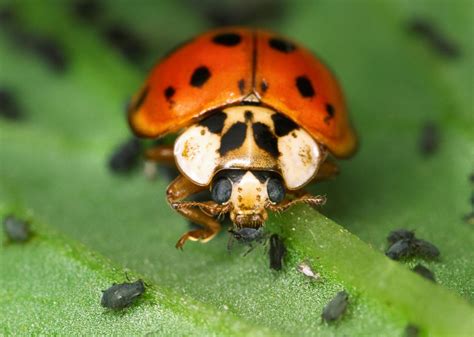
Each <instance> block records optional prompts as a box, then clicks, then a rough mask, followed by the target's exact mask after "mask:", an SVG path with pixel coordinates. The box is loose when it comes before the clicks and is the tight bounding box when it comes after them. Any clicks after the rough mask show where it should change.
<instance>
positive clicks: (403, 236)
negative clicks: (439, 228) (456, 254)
mask: <svg viewBox="0 0 474 337" xmlns="http://www.w3.org/2000/svg"><path fill="white" fill-rule="evenodd" d="M387 241H388V242H389V244H390V247H389V248H388V249H387V251H386V252H385V255H387V256H388V257H389V258H391V259H393V260H399V259H401V258H405V257H412V256H419V257H422V258H425V259H437V258H438V257H439V256H440V252H439V249H438V248H437V247H436V246H435V245H433V244H432V243H430V242H428V241H426V240H422V239H417V238H416V237H415V234H414V232H413V231H408V230H406V229H398V230H395V231H392V232H390V234H389V235H388V237H387Z"/></svg>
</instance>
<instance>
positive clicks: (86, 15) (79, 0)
mask: <svg viewBox="0 0 474 337" xmlns="http://www.w3.org/2000/svg"><path fill="white" fill-rule="evenodd" d="M72 12H73V14H74V16H76V17H77V18H78V19H80V20H81V21H83V22H86V23H93V24H95V23H97V22H98V20H99V19H100V17H101V16H102V14H103V12H104V9H103V7H102V4H101V3H100V2H99V1H97V0H76V1H74V2H73V3H72Z"/></svg>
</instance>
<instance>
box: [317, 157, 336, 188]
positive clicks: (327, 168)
mask: <svg viewBox="0 0 474 337" xmlns="http://www.w3.org/2000/svg"><path fill="white" fill-rule="evenodd" d="M338 174H339V167H338V166H337V164H336V163H335V162H334V161H332V160H330V159H326V160H325V161H324V162H323V163H322V164H321V167H320V168H319V170H318V173H317V174H316V176H315V177H314V178H313V180H312V181H311V182H312V183H314V182H318V181H322V180H326V179H330V178H333V177H334V176H337V175H338Z"/></svg>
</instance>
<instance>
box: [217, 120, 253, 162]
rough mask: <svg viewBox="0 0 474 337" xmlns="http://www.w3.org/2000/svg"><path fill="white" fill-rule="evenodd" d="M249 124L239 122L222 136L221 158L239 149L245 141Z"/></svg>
mask: <svg viewBox="0 0 474 337" xmlns="http://www.w3.org/2000/svg"><path fill="white" fill-rule="evenodd" d="M246 132H247V124H245V123H242V122H237V123H235V124H234V125H232V126H231V127H230V128H229V130H227V132H226V133H225V134H224V135H223V136H222V139H221V147H220V148H219V153H220V155H221V156H223V155H225V154H226V153H227V152H229V151H231V150H234V149H237V148H239V147H240V146H241V145H242V144H243V143H244V141H245V135H246Z"/></svg>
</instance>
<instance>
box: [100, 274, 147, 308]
mask: <svg viewBox="0 0 474 337" xmlns="http://www.w3.org/2000/svg"><path fill="white" fill-rule="evenodd" d="M102 292H103V293H102V300H101V301H100V304H101V305H102V306H103V307H105V308H109V309H113V310H120V309H123V308H125V307H128V306H129V305H131V304H133V302H135V300H136V299H137V298H138V297H139V296H140V295H141V294H143V293H144V292H145V283H144V282H143V280H138V281H135V282H131V283H127V282H125V283H121V284H114V285H112V286H111V287H110V288H109V289H107V290H104V291H102Z"/></svg>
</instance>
